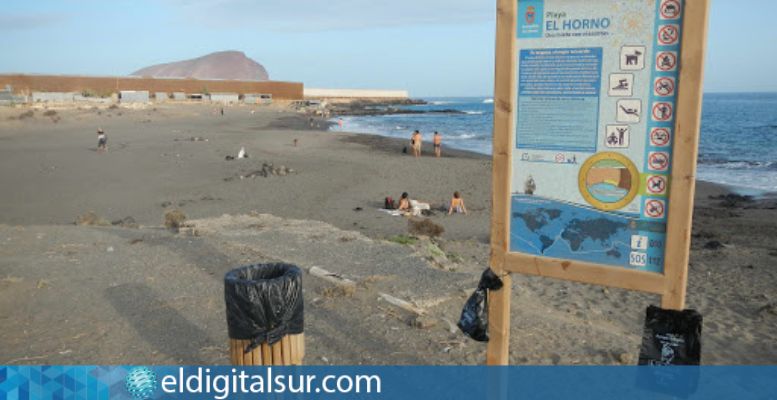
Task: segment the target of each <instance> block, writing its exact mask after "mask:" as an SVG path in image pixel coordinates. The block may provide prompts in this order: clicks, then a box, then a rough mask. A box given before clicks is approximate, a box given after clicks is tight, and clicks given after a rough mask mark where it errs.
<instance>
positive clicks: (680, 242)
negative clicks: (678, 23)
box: [486, 0, 710, 365]
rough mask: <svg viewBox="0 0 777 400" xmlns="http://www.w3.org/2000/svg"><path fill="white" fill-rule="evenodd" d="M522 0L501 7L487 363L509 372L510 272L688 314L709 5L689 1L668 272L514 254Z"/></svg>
mask: <svg viewBox="0 0 777 400" xmlns="http://www.w3.org/2000/svg"><path fill="white" fill-rule="evenodd" d="M519 1H520V0H497V10H496V22H497V24H496V59H495V82H494V133H493V135H494V138H493V166H492V168H493V171H492V177H493V179H492V184H493V191H492V202H493V203H492V204H493V211H492V217H491V218H492V221H491V256H490V265H491V269H492V270H493V271H494V272H495V273H496V274H497V275H499V276H501V277H502V279H503V281H504V283H505V285H504V287H503V288H502V289H501V290H498V291H491V292H490V293H489V302H488V304H489V336H490V341H489V343H488V350H487V358H486V362H487V364H489V365H507V364H508V352H509V342H510V297H511V283H512V280H511V276H510V273H513V272H516V273H522V274H528V275H538V276H544V277H550V278H558V279H564V280H570V281H577V282H584V283H591V284H597V285H604V286H612V287H618V288H623V289H629V290H637V291H643V292H649V293H655V294H659V295H661V296H662V301H661V305H662V307H663V308H667V309H676V310H681V309H683V308H684V307H685V292H686V284H687V277H688V257H689V252H690V241H691V219H692V215H693V196H694V192H695V185H696V160H697V156H698V144H699V128H700V125H701V107H702V93H703V92H702V82H703V76H704V59H705V51H706V40H707V26H708V19H709V6H710V0H685V6H684V10H683V15H684V16H683V23H682V29H681V31H682V42H681V55H680V69H679V86H678V88H677V99H676V111H677V112H676V116H675V125H674V132H675V137H674V145H673V146H674V147H673V149H674V150H673V156H672V165H673V167H672V172H671V180H670V182H671V186H670V193H671V201H670V202H669V207H668V214H667V233H666V247H665V253H664V254H665V256H664V273H663V274H658V273H652V272H642V271H636V270H629V269H624V268H618V267H612V266H606V265H599V264H593V263H586V262H579V261H575V260H564V259H555V258H548V257H539V256H533V255H529V254H522V253H513V252H510V251H509V249H510V242H509V240H510V237H509V235H510V198H511V197H510V188H511V179H512V168H513V164H512V157H513V149H514V148H515V120H516V118H515V117H516V114H515V113H516V112H517V108H516V105H517V85H516V62H517V59H516V56H517V38H516V36H517V35H516V28H517V10H518V2H519Z"/></svg>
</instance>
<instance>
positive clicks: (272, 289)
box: [224, 263, 304, 353]
mask: <svg viewBox="0 0 777 400" xmlns="http://www.w3.org/2000/svg"><path fill="white" fill-rule="evenodd" d="M224 300H226V303H227V327H228V330H229V337H230V338H231V339H240V340H250V341H251V343H250V344H249V346H248V347H246V349H245V352H246V353H248V352H250V351H251V350H253V349H254V348H256V347H257V346H260V345H261V344H262V343H265V342H267V344H270V345H272V344H275V343H277V342H278V341H279V340H281V338H282V337H283V336H286V335H295V334H299V333H302V331H303V325H304V320H303V302H302V271H301V270H300V269H299V268H298V267H297V266H295V265H291V264H281V263H278V264H255V265H248V266H245V267H240V268H237V269H234V270H232V271H229V272H228V273H227V274H226V275H225V276H224Z"/></svg>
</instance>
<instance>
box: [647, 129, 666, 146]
mask: <svg viewBox="0 0 777 400" xmlns="http://www.w3.org/2000/svg"><path fill="white" fill-rule="evenodd" d="M670 139H671V135H670V134H669V129H667V128H653V130H651V131H650V144H652V145H653V146H656V147H664V146H666V145H668V144H669V140H670Z"/></svg>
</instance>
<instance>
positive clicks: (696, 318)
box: [639, 306, 702, 365]
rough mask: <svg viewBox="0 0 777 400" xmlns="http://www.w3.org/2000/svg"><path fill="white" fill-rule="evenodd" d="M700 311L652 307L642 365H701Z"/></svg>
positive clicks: (643, 340)
mask: <svg viewBox="0 0 777 400" xmlns="http://www.w3.org/2000/svg"><path fill="white" fill-rule="evenodd" d="M701 323H702V317H701V314H699V313H698V312H696V311H695V310H685V311H675V310H664V309H662V308H659V307H655V306H649V307H648V308H647V312H646V314H645V330H644V333H643V335H642V348H641V349H640V351H639V365H699V364H700V363H701Z"/></svg>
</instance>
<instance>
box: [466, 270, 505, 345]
mask: <svg viewBox="0 0 777 400" xmlns="http://www.w3.org/2000/svg"><path fill="white" fill-rule="evenodd" d="M501 288H502V280H501V279H499V277H498V276H496V274H494V272H493V271H491V269H490V268H489V269H487V270H485V271H483V275H481V276H480V283H478V288H477V289H475V292H474V293H472V296H470V297H469V299H468V300H467V302H466V303H465V304H464V309H463V310H461V318H459V323H458V326H459V329H461V331H462V332H464V334H465V335H467V336H469V337H471V338H472V339H475V340H477V341H478V342H488V292H487V291H488V290H499V289H501Z"/></svg>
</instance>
